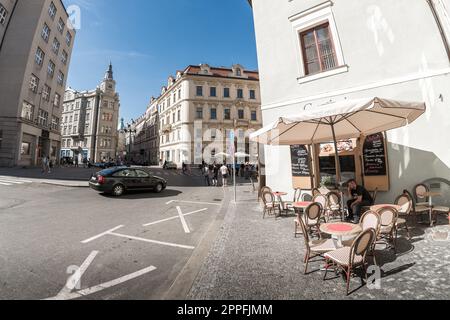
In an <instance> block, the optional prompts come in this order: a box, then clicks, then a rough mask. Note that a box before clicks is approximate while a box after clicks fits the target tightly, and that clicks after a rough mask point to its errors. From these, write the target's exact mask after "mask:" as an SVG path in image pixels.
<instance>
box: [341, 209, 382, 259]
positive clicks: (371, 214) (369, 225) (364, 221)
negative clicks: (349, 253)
mask: <svg viewBox="0 0 450 320" xmlns="http://www.w3.org/2000/svg"><path fill="white" fill-rule="evenodd" d="M359 225H360V226H361V229H362V232H364V231H366V230H369V229H373V230H375V234H376V235H377V237H378V235H379V234H380V231H381V218H380V215H379V214H378V213H376V212H375V211H367V212H366V213H364V214H363V215H362V216H361V220H360V223H359ZM353 242H354V239H351V240H347V241H343V242H342V244H343V245H344V246H345V247H351V246H352V244H353ZM370 253H371V254H372V257H373V261H374V263H375V265H377V261H376V258H375V241H374V243H373V246H372V247H371V248H370Z"/></svg>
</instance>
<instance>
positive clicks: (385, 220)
mask: <svg viewBox="0 0 450 320" xmlns="http://www.w3.org/2000/svg"><path fill="white" fill-rule="evenodd" d="M378 214H379V215H380V219H381V228H380V233H379V235H378V240H380V241H381V243H384V244H386V246H388V247H389V244H391V246H392V248H393V249H394V252H395V253H397V248H396V238H395V236H396V233H397V231H396V229H397V218H398V212H397V210H395V209H394V208H392V207H384V208H381V209H380V210H378Z"/></svg>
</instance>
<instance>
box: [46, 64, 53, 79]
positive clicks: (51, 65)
mask: <svg viewBox="0 0 450 320" xmlns="http://www.w3.org/2000/svg"><path fill="white" fill-rule="evenodd" d="M47 74H48V75H49V77H50V78H53V76H54V75H55V63H54V62H53V61H52V60H50V61H49V62H48V67H47Z"/></svg>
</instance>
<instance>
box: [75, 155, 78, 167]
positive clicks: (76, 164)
mask: <svg viewBox="0 0 450 320" xmlns="http://www.w3.org/2000/svg"><path fill="white" fill-rule="evenodd" d="M75 168H78V155H76V156H75Z"/></svg>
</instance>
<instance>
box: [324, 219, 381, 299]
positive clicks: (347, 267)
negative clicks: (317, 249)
mask: <svg viewBox="0 0 450 320" xmlns="http://www.w3.org/2000/svg"><path fill="white" fill-rule="evenodd" d="M376 237H377V236H376V231H375V230H374V229H372V228H371V229H368V230H366V231H364V232H362V233H361V234H360V235H359V236H358V237H357V238H356V239H355V241H354V242H353V244H352V246H351V247H343V248H341V249H337V250H334V251H331V252H328V253H326V254H325V259H326V261H327V264H326V266H325V275H324V277H323V280H326V279H327V274H328V269H329V268H330V267H332V266H333V267H334V269H335V271H336V272H337V271H338V270H339V269H340V270H342V271H343V272H344V273H345V276H346V279H347V296H348V295H349V289H350V279H351V276H352V275H353V273H354V271H355V270H356V269H357V268H362V269H363V271H364V275H365V278H366V281H367V266H366V263H367V262H366V256H367V253H368V252H369V251H370V250H371V248H372V247H373V245H374V242H375V241H376Z"/></svg>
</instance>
